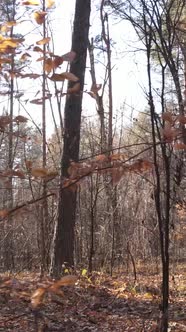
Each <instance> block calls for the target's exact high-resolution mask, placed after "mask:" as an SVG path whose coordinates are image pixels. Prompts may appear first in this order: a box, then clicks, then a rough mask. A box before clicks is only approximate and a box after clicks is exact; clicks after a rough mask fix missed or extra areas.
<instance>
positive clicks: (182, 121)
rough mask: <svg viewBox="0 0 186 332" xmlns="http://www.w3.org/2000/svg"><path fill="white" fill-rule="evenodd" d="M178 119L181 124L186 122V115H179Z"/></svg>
mask: <svg viewBox="0 0 186 332" xmlns="http://www.w3.org/2000/svg"><path fill="white" fill-rule="evenodd" d="M176 121H178V122H179V123H181V124H186V116H184V115H178V117H177V118H176Z"/></svg>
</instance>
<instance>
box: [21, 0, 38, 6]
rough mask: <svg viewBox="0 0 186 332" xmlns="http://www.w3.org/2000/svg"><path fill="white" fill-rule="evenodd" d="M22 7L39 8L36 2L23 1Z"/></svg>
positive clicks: (34, 0) (36, 0) (35, 0)
mask: <svg viewBox="0 0 186 332" xmlns="http://www.w3.org/2000/svg"><path fill="white" fill-rule="evenodd" d="M22 5H25V6H39V5H40V1H38V0H30V1H23V2H22Z"/></svg>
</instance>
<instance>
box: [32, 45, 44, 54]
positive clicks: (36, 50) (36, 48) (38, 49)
mask: <svg viewBox="0 0 186 332" xmlns="http://www.w3.org/2000/svg"><path fill="white" fill-rule="evenodd" d="M33 51H34V52H40V53H43V50H42V48H41V47H39V46H34V48H33Z"/></svg>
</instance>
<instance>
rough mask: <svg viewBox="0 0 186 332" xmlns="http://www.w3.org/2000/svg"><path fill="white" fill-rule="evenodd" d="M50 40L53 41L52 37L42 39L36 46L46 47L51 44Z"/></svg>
mask: <svg viewBox="0 0 186 332" xmlns="http://www.w3.org/2000/svg"><path fill="white" fill-rule="evenodd" d="M50 39H51V38H50V37H46V38H43V39H41V40H38V41H37V42H36V44H37V45H46V44H48V43H49V41H50Z"/></svg>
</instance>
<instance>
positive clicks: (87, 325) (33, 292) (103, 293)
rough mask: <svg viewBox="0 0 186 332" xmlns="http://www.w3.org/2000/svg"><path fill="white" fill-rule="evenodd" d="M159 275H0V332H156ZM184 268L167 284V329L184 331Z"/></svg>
mask: <svg viewBox="0 0 186 332" xmlns="http://www.w3.org/2000/svg"><path fill="white" fill-rule="evenodd" d="M160 282H161V281H160V276H158V275H155V274H154V275H153V276H152V275H149V271H147V274H146V273H141V274H140V273H139V274H138V281H137V282H136V283H134V282H133V281H132V278H131V277H130V275H126V274H125V273H123V272H122V273H118V274H116V275H114V276H113V277H110V276H109V275H106V274H103V273H93V274H92V275H91V276H89V277H88V276H87V275H86V274H84V275H82V273H79V277H77V276H76V275H66V276H64V277H63V278H61V279H60V280H58V281H54V280H52V279H51V278H49V277H45V278H43V279H41V278H40V277H39V276H38V275H37V274H34V273H32V274H31V273H30V274H29V273H24V274H23V273H22V274H19V275H17V276H16V277H15V276H14V277H13V276H12V277H9V278H7V277H6V276H5V275H2V276H1V283H0V311H1V317H0V331H7V332H8V331H12V332H22V331H27V332H32V331H35V332H36V331H37V332H44V331H51V332H54V331H60V332H62V331H66V332H70V331H72V332H73V331H74V332H75V331H76V332H78V331H84V332H88V331H94V332H101V331H102V332H111V331H113V332H117V331H118V332H125V331H130V332H139V331H141V332H145V331H149V332H155V331H156V332H158V331H159V330H158V324H159V314H160V311H159V305H160V301H161V285H160ZM185 282H186V270H184V269H183V268H182V269H181V270H180V271H179V273H178V270H177V274H176V275H174V279H173V280H172V282H171V288H170V328H169V330H170V331H176V332H182V331H183V332H184V331H186V314H185V313H186V306H185V305H186V304H185V296H186V287H185Z"/></svg>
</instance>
